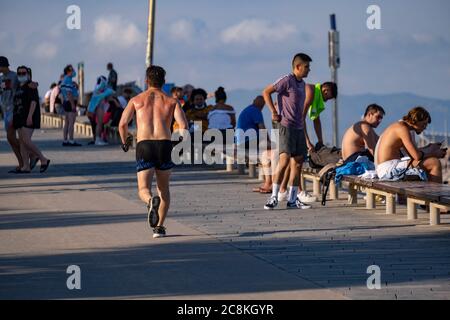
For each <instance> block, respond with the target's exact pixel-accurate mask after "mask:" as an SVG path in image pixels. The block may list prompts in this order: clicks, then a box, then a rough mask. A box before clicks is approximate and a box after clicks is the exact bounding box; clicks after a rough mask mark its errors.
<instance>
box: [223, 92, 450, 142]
mask: <svg viewBox="0 0 450 320" xmlns="http://www.w3.org/2000/svg"><path fill="white" fill-rule="evenodd" d="M259 94H261V90H233V91H229V92H228V103H229V104H231V105H232V106H234V107H235V109H236V111H237V113H238V114H239V113H240V112H241V111H242V109H244V108H245V107H246V106H248V105H249V104H251V103H252V101H253V99H254V97H256V96H257V95H259ZM371 103H377V104H379V105H381V106H382V107H383V108H384V109H385V110H386V116H385V118H384V120H383V122H382V123H381V125H380V127H379V128H378V129H377V131H378V132H379V133H381V132H382V131H383V130H384V129H385V128H386V126H387V125H388V124H389V123H392V122H394V121H396V120H399V119H401V118H402V117H403V116H404V115H405V114H406V113H407V112H408V110H410V109H411V108H412V107H415V106H419V105H420V106H423V107H425V108H426V109H427V110H428V111H429V112H430V114H431V118H432V123H431V125H430V126H429V127H428V130H427V132H430V131H438V132H444V131H445V120H447V122H448V126H449V127H450V100H440V99H433V98H426V97H421V96H417V95H414V94H410V93H396V94H386V95H377V94H364V95H354V96H349V95H341V96H340V97H339V134H340V135H341V136H342V135H343V133H344V131H345V130H346V129H347V128H348V127H349V126H350V125H351V124H352V123H354V122H356V121H358V120H359V119H360V118H361V116H362V115H363V114H364V111H365V109H366V107H367V106H368V105H369V104H371ZM331 108H332V102H329V103H328V104H327V109H326V110H325V111H324V112H323V113H322V116H321V119H322V127H323V130H324V135H325V140H326V141H327V142H331V137H332V132H331V131H332V121H331ZM264 118H265V121H266V124H270V123H271V122H270V121H271V120H270V119H271V117H270V112H269V110H268V108H267V107H266V108H265V109H264ZM310 127H311V126H310Z"/></svg>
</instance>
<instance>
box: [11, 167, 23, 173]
mask: <svg viewBox="0 0 450 320" xmlns="http://www.w3.org/2000/svg"><path fill="white" fill-rule="evenodd" d="M19 171H21V170H20V168H19V167H16V168H15V169H14V170H10V171H8V173H19Z"/></svg>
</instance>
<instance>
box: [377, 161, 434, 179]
mask: <svg viewBox="0 0 450 320" xmlns="http://www.w3.org/2000/svg"><path fill="white" fill-rule="evenodd" d="M410 161H411V158H409V157H405V158H402V159H394V160H389V161H386V162H383V163H381V164H379V165H377V166H376V172H377V175H378V179H380V180H389V181H398V180H401V179H403V178H404V177H405V175H418V176H420V178H421V179H422V180H424V181H425V180H427V175H426V174H425V172H424V171H423V170H422V169H418V168H409V169H408V164H409V163H410Z"/></svg>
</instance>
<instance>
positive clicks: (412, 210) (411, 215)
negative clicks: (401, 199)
mask: <svg viewBox="0 0 450 320" xmlns="http://www.w3.org/2000/svg"><path fill="white" fill-rule="evenodd" d="M406 210H407V212H408V220H417V206H416V204H415V203H414V201H413V200H412V199H407V200H406Z"/></svg>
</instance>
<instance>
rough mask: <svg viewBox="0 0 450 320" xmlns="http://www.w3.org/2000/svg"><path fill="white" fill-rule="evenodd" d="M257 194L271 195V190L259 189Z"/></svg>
mask: <svg viewBox="0 0 450 320" xmlns="http://www.w3.org/2000/svg"><path fill="white" fill-rule="evenodd" d="M259 193H262V194H269V193H272V189H265V188H259Z"/></svg>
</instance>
